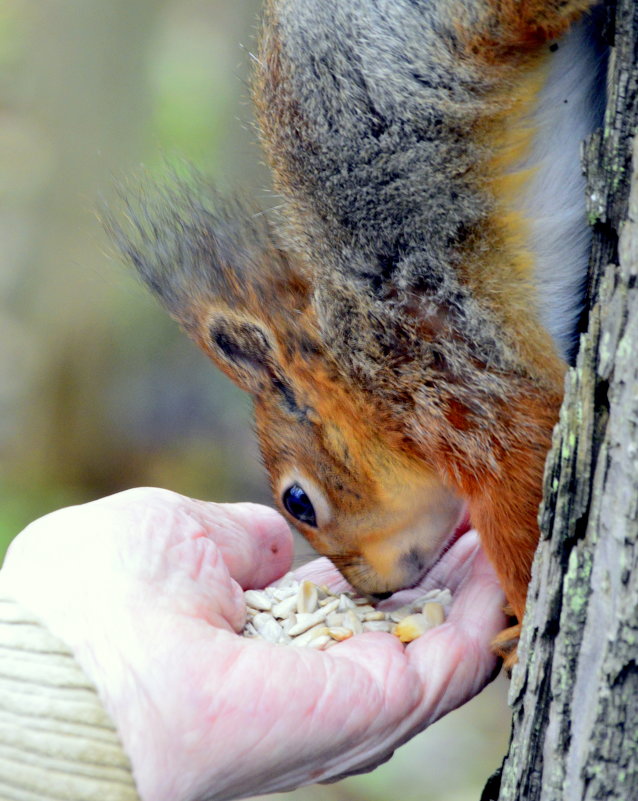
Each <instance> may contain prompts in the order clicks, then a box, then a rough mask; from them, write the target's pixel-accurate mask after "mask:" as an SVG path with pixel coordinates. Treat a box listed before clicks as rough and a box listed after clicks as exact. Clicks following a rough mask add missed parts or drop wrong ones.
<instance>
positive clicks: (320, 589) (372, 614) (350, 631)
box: [242, 573, 452, 650]
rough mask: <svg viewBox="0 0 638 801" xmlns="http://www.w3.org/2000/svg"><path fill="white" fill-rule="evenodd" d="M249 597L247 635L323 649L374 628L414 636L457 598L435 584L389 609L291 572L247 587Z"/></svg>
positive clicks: (441, 617)
mask: <svg viewBox="0 0 638 801" xmlns="http://www.w3.org/2000/svg"><path fill="white" fill-rule="evenodd" d="M244 598H245V600H246V606H247V608H246V625H245V626H244V630H243V632H242V633H243V635H244V636H245V637H252V638H261V639H263V640H267V641H268V642H270V643H274V644H289V645H295V646H297V647H303V646H305V647H309V648H314V649H318V650H324V649H326V648H331V647H332V646H334V645H336V644H337V643H339V642H343V641H344V640H347V639H350V638H351V637H353V636H354V635H356V634H362V633H364V632H370V631H381V632H392V633H393V634H395V635H396V636H397V637H398V638H399V639H400V640H401V641H402V642H406V643H407V642H411V641H412V640H413V639H416V637H419V636H420V635H421V634H423V633H424V632H425V631H428V630H429V629H430V628H433V627H434V626H436V625H440V624H441V623H443V622H444V620H445V618H446V615H447V612H448V609H449V606H450V605H451V602H452V594H451V593H450V591H449V590H448V589H443V590H430V591H429V592H427V593H425V594H424V595H422V596H421V597H420V598H419V599H418V600H417V601H413V602H412V603H410V604H406V605H404V606H402V607H400V608H399V609H392V610H389V611H386V610H381V609H375V608H374V607H373V606H372V605H371V604H370V602H369V600H368V599H367V598H362V597H358V596H355V595H354V594H353V593H351V592H348V593H339V594H336V593H333V592H331V590H330V589H329V588H328V587H327V586H325V585H321V586H317V585H315V584H313V582H311V581H308V580H304V581H301V582H300V581H297V580H296V579H295V578H294V576H293V575H292V574H291V573H290V574H287V575H286V576H284V577H283V579H281V580H280V581H279V582H278V583H277V584H276V585H273V586H271V587H266V588H264V589H263V590H247V591H246V592H245V593H244Z"/></svg>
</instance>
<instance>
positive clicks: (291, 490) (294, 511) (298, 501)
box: [282, 484, 317, 528]
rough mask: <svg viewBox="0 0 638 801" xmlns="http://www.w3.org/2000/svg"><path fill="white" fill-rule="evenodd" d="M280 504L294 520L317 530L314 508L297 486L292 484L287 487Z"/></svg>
mask: <svg viewBox="0 0 638 801" xmlns="http://www.w3.org/2000/svg"><path fill="white" fill-rule="evenodd" d="M282 502H283V505H284V507H285V508H286V511H288V512H289V514H291V515H292V516H293V517H294V518H295V519H296V520H299V521H300V522H301V523H306V525H308V526H313V527H314V528H317V518H316V516H315V510H314V507H313V505H312V503H311V502H310V498H309V497H308V496H307V495H306V493H305V492H304V491H303V490H302V488H301V487H300V486H299V484H293V485H292V486H291V487H288V489H287V490H286V491H285V492H284V494H283V496H282Z"/></svg>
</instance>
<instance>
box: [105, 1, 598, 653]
mask: <svg viewBox="0 0 638 801" xmlns="http://www.w3.org/2000/svg"><path fill="white" fill-rule="evenodd" d="M591 5H592V4H591V3H590V2H587V0H341V2H339V3H326V2H325V0H267V2H266V4H265V9H264V24H263V31H262V34H261V38H260V46H259V53H258V56H257V57H256V59H255V60H256V65H257V66H256V68H255V76H254V82H253V97H254V103H255V107H256V111H257V120H258V127H259V131H260V135H261V140H262V143H263V146H264V149H265V152H266V155H267V158H268V161H269V163H270V166H271V168H272V172H273V175H274V185H275V189H276V191H277V192H278V193H279V194H280V195H281V197H282V198H283V211H282V212H281V218H280V219H278V220H274V221H273V220H271V219H270V218H269V216H267V215H266V214H264V213H262V212H261V211H260V210H259V209H258V208H256V207H254V206H252V205H251V204H250V203H246V202H244V201H239V200H236V199H235V200H224V199H223V198H221V197H220V196H219V195H217V193H216V192H215V191H214V190H212V189H209V188H207V187H206V186H205V185H204V183H203V182H202V181H200V180H198V179H194V180H192V181H190V182H189V181H182V182H176V183H175V184H174V185H173V186H172V187H168V188H167V187H164V188H162V189H161V190H160V191H158V193H157V195H156V197H155V198H152V197H151V198H150V199H149V198H148V197H145V198H144V199H143V200H142V210H141V211H140V210H139V208H133V206H131V208H130V209H129V210H130V214H131V217H132V219H133V226H132V229H131V230H130V231H128V232H124V231H122V229H120V230H119V231H117V232H116V237H117V239H118V241H119V245H120V248H121V249H122V250H123V251H124V253H125V255H126V257H127V258H128V259H129V260H130V261H132V262H133V264H134V265H135V267H136V268H137V270H138V272H139V274H140V275H141V277H142V279H143V280H144V281H145V282H146V284H147V285H148V286H149V287H150V288H151V290H152V291H153V292H154V293H155V294H156V295H157V296H158V297H159V298H160V300H161V301H162V303H163V304H164V305H165V306H166V308H167V309H168V311H169V312H170V314H171V315H172V316H173V317H174V318H175V319H177V320H178V321H179V322H180V323H181V325H182V326H183V328H184V329H185V330H186V332H187V333H188V334H189V335H190V336H191V337H192V338H193V339H194V340H195V341H196V342H197V343H198V344H199V345H200V346H201V348H203V350H204V351H205V352H206V353H207V354H208V355H209V356H210V358H211V359H212V360H213V361H214V362H215V363H216V364H217V366H218V367H219V368H221V370H223V371H224V373H226V375H228V376H229V377H230V378H231V379H232V380H233V381H234V382H235V383H236V384H238V385H239V386H240V387H241V388H243V389H244V390H246V391H247V392H249V393H250V394H251V395H252V396H253V399H254V409H255V418H256V430H257V435H258V438H259V441H260V446H261V451H262V454H263V460H264V463H265V466H266V468H267V470H268V473H269V476H270V481H271V485H272V490H273V494H274V496H275V499H276V500H277V503H278V505H279V507H280V508H281V510H282V511H283V513H284V514H285V515H286V516H287V518H288V520H289V521H291V522H292V523H293V525H294V526H296V528H297V529H298V530H299V531H300V532H301V533H302V534H303V535H304V536H305V537H306V538H307V539H308V540H309V541H310V543H311V544H312V545H313V546H314V548H315V549H316V550H317V551H318V552H319V553H320V554H323V555H325V556H327V557H328V558H329V559H331V560H332V562H333V563H334V564H335V565H336V567H337V568H338V569H339V570H340V571H341V572H342V573H343V575H344V576H345V578H346V579H347V580H348V581H349V582H350V583H351V584H352V585H353V586H354V587H355V588H356V589H357V590H359V591H360V592H363V593H365V594H368V595H371V596H374V597H377V598H383V597H386V596H387V595H389V594H391V593H392V592H394V591H396V590H398V589H401V588H404V587H408V586H413V585H414V584H416V583H417V582H418V581H419V580H420V578H421V577H422V576H423V575H424V574H425V572H427V571H428V570H429V569H431V567H432V566H433V565H434V564H435V563H436V561H437V560H438V559H439V558H440V557H441V555H442V554H443V553H444V552H445V550H446V549H447V548H448V547H449V545H450V543H451V542H452V541H453V540H454V538H455V537H458V536H459V534H460V533H462V531H463V530H464V529H467V522H466V524H465V525H464V522H463V521H467V519H468V516H469V522H470V523H471V526H472V527H474V528H476V529H477V530H478V532H479V535H480V539H481V542H482V545H483V548H484V550H485V552H486V553H487V555H488V557H489V559H490V560H491V562H492V563H493V565H494V567H495V569H496V572H497V574H498V577H499V580H500V582H501V584H502V587H503V590H504V592H505V595H506V598H507V602H508V609H509V611H510V612H511V614H512V615H513V616H515V618H516V621H515V622H514V625H512V626H510V627H509V628H508V629H506V630H505V631H504V632H502V633H501V635H499V637H498V638H497V639H496V641H495V643H494V649H495V651H496V653H498V654H500V655H501V656H503V657H505V659H506V663H507V664H509V665H511V664H513V663H514V661H515V659H516V643H517V641H518V635H519V632H520V621H521V620H522V617H523V612H524V609H525V601H526V595H527V587H528V583H529V580H530V573H531V565H532V560H533V556H534V552H535V549H536V545H537V542H538V538H539V530H538V523H537V514H538V507H539V503H540V500H541V496H542V483H543V470H544V463H545V458H546V454H547V452H548V450H549V447H550V444H551V438H552V430H553V427H554V424H555V423H556V422H557V419H558V414H559V408H560V405H561V400H562V396H563V382H564V375H565V372H566V369H567V365H568V364H569V363H570V362H571V361H573V358H574V353H575V350H576V346H577V339H578V329H579V319H580V316H581V313H582V309H583V305H584V296H585V292H586V279H587V251H588V245H589V233H588V227H587V222H586V218H585V210H584V179H583V177H582V175H581V169H580V158H579V147H580V142H581V140H582V139H584V138H585V137H586V136H587V135H588V134H589V133H590V132H591V131H593V130H594V129H595V128H596V127H597V126H598V125H599V123H600V120H601V110H602V102H601V99H600V98H601V94H603V95H604V92H602V90H601V75H602V67H601V64H602V62H603V57H602V54H601V48H600V46H599V45H598V44H597V42H596V36H595V31H594V30H593V29H594V27H595V26H593V25H592V21H591V18H590V14H589V9H590V6H591Z"/></svg>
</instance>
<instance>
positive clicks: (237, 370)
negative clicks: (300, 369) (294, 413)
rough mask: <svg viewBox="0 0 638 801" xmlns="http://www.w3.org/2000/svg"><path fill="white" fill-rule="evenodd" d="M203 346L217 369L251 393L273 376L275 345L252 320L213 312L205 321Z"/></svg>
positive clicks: (262, 386)
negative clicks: (205, 339)
mask: <svg viewBox="0 0 638 801" xmlns="http://www.w3.org/2000/svg"><path fill="white" fill-rule="evenodd" d="M200 336H201V335H200ZM202 344H204V343H202ZM205 350H206V352H207V353H208V355H209V356H210V357H211V359H212V360H213V361H214V362H215V364H216V365H217V366H218V367H219V369H220V370H222V371H223V372H224V373H226V375H227V376H228V377H229V378H230V379H231V380H232V381H234V382H235V383H236V384H237V385H238V386H239V387H240V388H241V389H244V390H246V391H247V392H250V393H251V394H252V395H257V394H258V393H260V392H262V391H263V389H264V387H265V386H266V385H267V384H269V383H271V382H272V381H273V379H274V377H275V376H274V372H273V369H272V366H273V359H274V352H275V346H274V345H273V343H272V341H271V338H270V336H269V334H268V332H267V331H266V329H265V328H264V327H263V326H262V325H261V324H260V323H258V322H257V321H256V320H247V319H245V318H244V319H238V318H237V317H234V316H231V315H226V314H224V313H218V314H214V315H213V317H212V318H211V320H210V321H209V323H208V341H207V342H206V343H205Z"/></svg>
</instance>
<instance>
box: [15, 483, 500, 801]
mask: <svg viewBox="0 0 638 801" xmlns="http://www.w3.org/2000/svg"><path fill="white" fill-rule="evenodd" d="M291 558H292V540H291V536H290V533H289V531H288V527H287V525H286V524H285V522H284V521H283V519H282V518H281V517H280V516H279V515H278V514H277V513H276V512H274V511H273V510H271V509H268V508H266V507H262V506H257V505H255V504H235V505H226V504H211V503H204V502H201V501H194V500H190V499H188V498H184V497H182V496H179V495H176V494H174V493H171V492H168V491H164V490H151V489H143V490H141V489H140V490H131V491H128V492H124V493H120V494H119V495H114V496H112V497H110V498H105V499H103V500H100V501H96V502H94V503H90V504H86V505H84V506H77V507H71V508H69V509H63V510H60V511H59V512H55V513H53V514H52V515H49V516H47V517H45V518H42V519H41V520H38V521H36V522H35V523H32V524H31V525H30V526H29V527H28V528H27V529H25V531H24V532H22V534H20V535H19V536H18V538H17V539H16V540H15V541H14V544H13V545H12V547H11V549H10V552H9V554H8V556H7V559H6V561H5V566H4V567H3V570H2V573H1V574H0V575H1V579H0V587H1V588H2V589H3V590H5V591H6V592H9V593H11V594H12V595H13V596H14V597H15V598H16V599H17V600H19V601H21V602H22V603H23V604H24V605H25V606H26V607H28V608H30V609H31V610H32V611H33V612H34V613H36V614H37V615H39V616H40V618H41V619H42V620H43V622H44V623H45V624H46V625H47V626H48V627H49V629H50V630H51V631H52V632H53V633H54V634H56V635H57V636H59V637H60V638H61V639H63V640H64V641H65V642H66V643H67V644H68V645H69V646H70V647H71V649H72V650H73V652H74V653H75V655H76V658H77V659H78V662H79V663H80V665H81V666H82V667H83V669H84V670H85V672H86V674H87V675H88V676H89V678H91V679H92V681H93V682H94V683H95V685H96V687H97V689H98V692H99V693H100V697H101V698H102V701H103V703H104V705H105V707H106V709H107V710H108V712H109V713H110V715H111V717H112V719H113V721H114V722H115V724H116V726H117V728H118V731H119V733H120V736H121V738H122V742H123V744H124V747H125V750H126V751H127V753H128V755H129V757H130V759H131V763H132V765H133V770H134V775H135V779H136V782H137V786H138V790H139V793H140V796H141V797H142V799H144V800H145V801H169V799H170V801H195V799H230V798H239V797H243V796H248V795H253V794H256V793H264V792H271V791H276V790H287V789H291V788H293V787H297V786H300V785H303V784H307V783H310V782H315V781H329V780H333V779H335V778H336V777H339V776H342V775H346V774H350V773H354V772H359V771H361V770H366V769H371V768H372V767H374V766H375V765H377V764H379V763H381V762H383V761H384V760H386V759H387V758H388V757H389V756H390V755H391V754H392V752H393V750H394V749H395V748H396V747H397V746H398V745H400V744H401V743H402V742H404V741H405V740H407V739H409V738H410V737H411V736H412V735H414V734H416V733H417V732H418V731H420V730H422V729H423V728H425V727H426V726H427V725H429V724H430V723H433V722H434V721H435V720H437V719H438V718H439V717H441V716H442V715H444V714H445V713H447V712H449V711H450V710H452V709H454V708H455V707H457V706H459V705H460V704H462V703H464V702H465V701H466V700H468V699H469V698H471V697H472V696H473V695H475V694H476V693H477V692H478V691H479V690H480V689H481V688H482V687H483V686H484V685H485V684H486V683H487V682H488V681H489V679H490V677H491V676H492V675H493V673H494V670H495V667H496V661H495V658H494V657H493V655H492V654H491V652H490V649H489V642H490V640H491V639H492V637H493V636H494V635H495V634H496V633H497V632H498V631H500V630H501V629H502V627H503V622H504V618H503V615H502V612H501V607H502V604H503V597H502V593H501V591H500V589H499V587H498V584H497V581H496V578H495V576H494V573H493V571H492V569H491V567H490V566H489V564H488V563H487V560H486V559H485V557H484V555H483V553H482V552H481V550H480V547H479V544H478V539H477V536H476V534H475V533H472V532H471V533H469V534H466V535H465V536H463V537H462V538H461V539H460V540H459V541H458V542H456V543H455V544H454V546H453V547H452V548H451V549H450V550H449V551H448V553H447V554H446V555H445V556H444V557H443V559H442V560H441V561H440V562H439V563H438V564H437V565H436V566H435V568H434V569H433V571H432V572H431V573H430V575H429V576H428V579H427V586H426V587H424V588H427V587H429V586H441V587H443V586H447V587H450V589H451V590H452V592H453V593H454V602H453V606H452V609H451V612H450V615H449V617H448V620H447V621H446V623H444V624H443V625H441V626H439V627H438V628H436V629H432V630H431V631H429V632H427V633H426V634H424V635H423V636H422V637H420V638H419V639H418V640H415V641H414V642H413V643H411V644H410V645H408V646H407V647H404V646H403V645H401V643H400V642H399V641H398V640H397V639H396V638H395V637H393V636H392V635H389V634H384V633H367V634H363V635H359V636H357V637H353V638H351V639H350V640H347V641H345V642H342V643H339V644H338V645H335V646H334V647H333V648H331V649H330V650H329V651H327V652H317V651H314V650H311V649H303V648H295V647H285V646H280V645H271V644H270V643H267V642H263V641H259V640H249V639H245V638H242V637H239V636H237V634H236V632H238V631H240V630H241V628H242V626H243V623H244V619H245V607H244V603H243V596H242V592H241V589H240V585H241V587H243V588H247V587H261V586H264V585H266V584H268V583H271V582H272V581H274V580H275V579H276V578H278V577H279V576H280V575H282V574H283V573H284V572H285V571H286V570H287V569H288V567H289V565H290V561H291ZM326 570H327V568H326V564H325V561H324V560H318V561H317V563H316V564H315V565H314V566H311V567H307V568H305V569H304V575H305V576H306V577H312V578H315V579H316V580H317V581H322V582H323V581H324V580H325V579H326V578H328V580H329V581H331V582H332V583H334V581H335V580H336V574H328V575H327V574H326ZM313 571H314V573H313Z"/></svg>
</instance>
